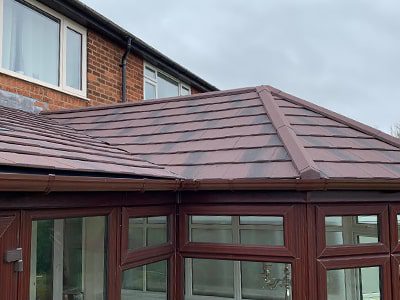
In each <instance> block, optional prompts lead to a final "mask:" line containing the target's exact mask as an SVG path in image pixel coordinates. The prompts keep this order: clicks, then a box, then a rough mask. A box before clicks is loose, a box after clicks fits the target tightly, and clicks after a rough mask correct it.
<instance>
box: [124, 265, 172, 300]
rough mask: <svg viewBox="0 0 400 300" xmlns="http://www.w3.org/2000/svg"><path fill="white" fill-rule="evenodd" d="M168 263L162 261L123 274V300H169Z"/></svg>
mask: <svg viewBox="0 0 400 300" xmlns="http://www.w3.org/2000/svg"><path fill="white" fill-rule="evenodd" d="M167 286H168V263H167V261H165V260H164V261H160V262H156V263H152V264H148V265H144V266H140V267H137V268H133V269H129V270H126V271H124V272H123V273H122V290H121V299H122V300H131V299H132V300H139V299H146V300H153V299H157V300H158V299H160V300H161V299H167Z"/></svg>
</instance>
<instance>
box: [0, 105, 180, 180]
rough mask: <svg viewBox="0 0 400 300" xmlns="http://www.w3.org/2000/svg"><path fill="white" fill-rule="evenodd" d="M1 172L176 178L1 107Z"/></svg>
mask: <svg viewBox="0 0 400 300" xmlns="http://www.w3.org/2000/svg"><path fill="white" fill-rule="evenodd" d="M0 136H1V139H0V171H1V172H2V173H3V172H5V171H10V170H12V171H18V170H21V168H23V169H24V170H25V171H26V170H30V172H34V171H33V169H35V170H37V171H40V172H42V171H44V170H46V171H50V172H56V171H57V172H67V173H68V172H69V173H70V174H71V172H72V174H74V175H77V174H79V173H82V172H83V173H85V174H88V173H90V174H91V175H95V174H103V173H106V174H113V175H119V176H126V175H129V176H133V177H136V176H138V177H152V178H153V177H158V178H160V177H176V174H172V173H171V172H169V171H167V170H165V169H164V168H162V167H160V166H157V165H154V164H152V163H149V162H147V161H144V160H143V159H141V158H138V157H135V156H133V155H132V154H130V153H128V152H127V151H125V150H122V149H118V148H116V147H113V146H110V145H108V144H107V143H105V142H103V141H100V140H96V139H95V138H92V137H89V136H87V135H85V134H83V133H80V132H77V131H76V130H74V129H73V128H70V127H68V126H64V125H60V124H58V123H57V122H55V121H53V120H51V119H49V118H47V117H46V116H40V115H39V116H38V115H34V114H30V113H26V112H22V111H19V110H16V109H11V108H5V107H2V106H0Z"/></svg>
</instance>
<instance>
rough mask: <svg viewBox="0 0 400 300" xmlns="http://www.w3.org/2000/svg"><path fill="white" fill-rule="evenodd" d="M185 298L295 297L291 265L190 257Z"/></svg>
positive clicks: (187, 264)
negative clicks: (293, 294)
mask: <svg viewBox="0 0 400 300" xmlns="http://www.w3.org/2000/svg"><path fill="white" fill-rule="evenodd" d="M185 269H186V271H185V282H186V286H185V300H194V299H199V300H200V299H204V300H206V299H215V300H216V299H248V300H258V299H260V300H261V299H272V300H278V299H279V300H280V299H282V300H284V299H286V300H289V299H292V296H291V294H292V290H291V265H290V264H284V263H271V262H248V261H231V260H217V259H186V261H185Z"/></svg>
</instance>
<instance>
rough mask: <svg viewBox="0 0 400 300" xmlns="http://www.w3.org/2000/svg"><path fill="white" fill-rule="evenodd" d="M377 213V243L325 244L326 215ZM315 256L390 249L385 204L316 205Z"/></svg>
mask: <svg viewBox="0 0 400 300" xmlns="http://www.w3.org/2000/svg"><path fill="white" fill-rule="evenodd" d="M360 215H378V230H379V233H378V234H379V239H380V242H379V243H373V244H372V243H371V244H356V245H335V246H329V245H326V231H325V230H326V229H325V217H326V216H360ZM316 225H317V226H316V230H317V232H316V236H317V257H318V258H321V257H328V256H344V255H357V254H380V253H388V252H389V251H390V242H389V241H390V238H389V216H388V206H387V205H386V204H381V205H380V204H376V205H375V204H364V205H361V204H354V205H317V206H316Z"/></svg>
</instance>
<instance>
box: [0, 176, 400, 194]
mask: <svg viewBox="0 0 400 300" xmlns="http://www.w3.org/2000/svg"><path fill="white" fill-rule="evenodd" d="M205 190H208V191H212V190H214V191H217V190H225V191H226V190H228V191H243V190H270V191H271V190H291V191H328V190H347V191H349V190H352V191H356V190H364V191H367V190H370V191H371V190H375V191H377V190H382V191H400V179H376V180H362V179H317V180H304V179H273V180H272V179H267V180H266V179H237V180H191V179H184V180H183V179H130V178H106V177H83V176H64V175H62V176H61V175H54V174H48V175H30V174H14V173H9V174H6V173H3V174H0V191H1V192H5V191H7V192H44V193H51V192H93V191H97V192H103V191H104V192H106V191H107V192H117V191H118V192H121V191H138V192H145V191H205Z"/></svg>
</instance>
